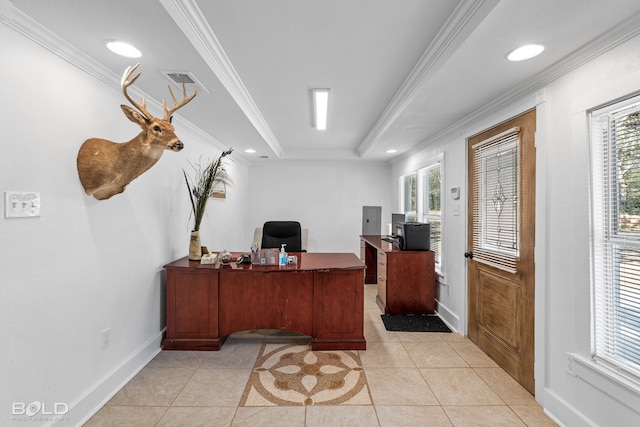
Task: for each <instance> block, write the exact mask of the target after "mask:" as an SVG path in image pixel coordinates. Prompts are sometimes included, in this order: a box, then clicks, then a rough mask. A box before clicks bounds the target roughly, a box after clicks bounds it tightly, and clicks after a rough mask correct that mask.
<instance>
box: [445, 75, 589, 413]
mask: <svg viewBox="0 0 640 427" xmlns="http://www.w3.org/2000/svg"><path fill="white" fill-rule="evenodd" d="M546 98H547V89H546V88H541V89H539V90H538V91H536V92H535V93H532V94H530V95H528V96H526V97H524V98H522V99H521V100H519V101H518V102H516V103H515V104H514V105H512V106H511V107H509V108H507V109H505V110H502V111H501V112H500V114H496V115H493V116H490V117H489V118H486V119H483V120H481V121H479V122H476V123H474V124H473V125H472V126H470V127H469V130H468V131H466V132H463V133H462V135H461V136H462V143H463V146H464V158H465V162H464V183H465V186H464V188H465V189H466V187H467V183H468V182H469V158H468V150H467V139H468V138H470V137H472V136H473V135H476V134H479V133H482V132H483V131H484V130H487V129H491V128H493V127H495V126H498V125H500V124H501V123H504V122H506V121H509V120H510V119H511V118H513V117H516V116H519V115H521V114H523V113H525V112H526V111H528V110H530V109H532V108H535V109H536V134H535V135H536V139H535V146H536V177H535V181H536V190H535V194H536V204H535V218H536V220H535V221H536V227H535V242H536V243H535V245H536V246H535V249H534V258H535V267H534V271H535V289H536V292H535V311H534V316H535V317H534V319H535V320H534V321H535V323H534V348H535V350H534V357H535V365H534V376H535V379H536V381H535V397H536V400H537V401H539V402H541V403H542V399H543V398H544V396H545V387H546V385H547V383H548V381H547V379H546V366H547V359H546V357H545V354H546V351H547V346H546V342H547V338H546V334H547V330H548V325H547V322H546V319H547V311H548V310H547V305H548V304H546V303H545V301H546V299H547V295H548V291H547V281H546V271H547V265H548V262H547V258H546V251H545V250H544V248H545V247H547V239H546V238H545V236H546V235H547V225H546V221H542V220H541V219H542V218H544V217H545V215H546V212H547V199H546V197H547V193H546V191H545V189H546V185H547V158H548V148H547V147H548V145H549V136H548V132H549V120H550V117H551V116H550V113H549V108H548V103H547V99H546ZM574 130H575V129H574ZM577 132H578V133H584V132H585V131H584V130H583V129H579V130H577ZM572 136H576V135H575V133H574V134H573V135H572ZM578 136H579V135H578ZM468 198H469V192H468V191H465V192H464V199H463V198H462V197H461V198H460V199H461V203H460V205H461V209H460V215H464V219H463V221H461V222H462V223H463V224H461V226H463V227H464V242H463V243H462V247H461V248H462V249H463V250H461V251H460V253H452V254H451V256H452V257H453V258H454V259H455V260H464V261H461V262H463V264H462V265H463V266H464V268H463V284H462V286H461V287H460V288H461V289H460V292H459V294H460V295H458V298H457V299H456V300H457V303H458V304H460V311H459V313H460V314H459V329H458V332H459V333H460V335H462V336H465V337H466V336H468V332H469V331H468V321H469V313H468V310H469V307H468V304H467V301H468V297H469V293H468V289H469V284H468V280H469V279H468V277H467V276H468V272H467V263H466V259H464V258H463V254H464V252H465V251H466V247H467V241H468V229H469V224H468V215H467V204H468ZM451 264H455V262H452V263H451Z"/></svg>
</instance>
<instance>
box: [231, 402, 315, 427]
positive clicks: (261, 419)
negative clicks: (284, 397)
mask: <svg viewBox="0 0 640 427" xmlns="http://www.w3.org/2000/svg"><path fill="white" fill-rule="evenodd" d="M304 423H305V407H304V406H274V407H266V408H265V407H240V408H238V410H237V412H236V416H235V418H234V419H233V423H232V424H231V425H232V426H233V427H261V426H264V427H273V426H278V427H304V425H305V424H304Z"/></svg>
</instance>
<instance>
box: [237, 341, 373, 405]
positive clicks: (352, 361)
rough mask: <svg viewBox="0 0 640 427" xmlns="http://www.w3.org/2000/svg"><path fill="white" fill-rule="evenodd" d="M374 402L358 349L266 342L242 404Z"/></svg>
mask: <svg viewBox="0 0 640 427" xmlns="http://www.w3.org/2000/svg"><path fill="white" fill-rule="evenodd" d="M298 405H371V395H370V393H369V387H368V386H367V380H366V377H365V375H364V369H363V368H362V362H361V361H360V356H359V355H358V352H357V351H311V349H310V347H309V345H300V344H285V345H282V344H264V345H263V346H262V348H261V349H260V353H259V354H258V359H257V360H256V364H255V366H254V368H253V371H252V372H251V375H250V376H249V381H248V382H247V385H246V387H245V389H244V393H243V394H242V398H241V399H240V406H298Z"/></svg>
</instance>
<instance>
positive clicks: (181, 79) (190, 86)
mask: <svg viewBox="0 0 640 427" xmlns="http://www.w3.org/2000/svg"><path fill="white" fill-rule="evenodd" d="M160 72H161V73H162V75H163V76H164V77H165V78H166V79H167V80H169V82H170V83H171V85H172V86H173V87H175V88H177V89H178V90H179V91H180V92H181V93H182V84H183V83H184V85H185V86H186V87H187V93H191V92H194V91H197V92H206V93H209V91H208V90H207V88H206V87H204V86H203V85H202V83H200V82H199V81H198V79H197V78H196V76H194V75H193V73H191V72H189V71H160Z"/></svg>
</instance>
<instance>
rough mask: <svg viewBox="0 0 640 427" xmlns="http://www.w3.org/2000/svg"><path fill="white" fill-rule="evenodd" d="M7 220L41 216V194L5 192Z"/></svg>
mask: <svg viewBox="0 0 640 427" xmlns="http://www.w3.org/2000/svg"><path fill="white" fill-rule="evenodd" d="M4 216H5V218H29V217H38V216H40V193H35V192H24V191H5V192H4Z"/></svg>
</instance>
